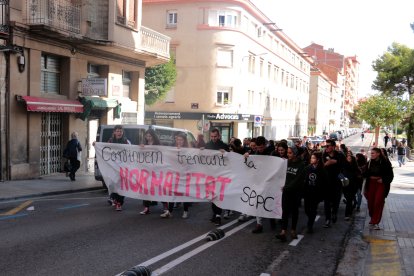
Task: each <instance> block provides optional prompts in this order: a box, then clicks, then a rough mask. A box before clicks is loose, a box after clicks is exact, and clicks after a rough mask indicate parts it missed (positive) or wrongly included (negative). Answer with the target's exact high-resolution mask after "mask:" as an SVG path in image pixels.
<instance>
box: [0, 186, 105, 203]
mask: <svg viewBox="0 0 414 276" xmlns="http://www.w3.org/2000/svg"><path fill="white" fill-rule="evenodd" d="M96 190H104V188H103V187H91V188H83V189H76V190H63V191H54V192H45V193H38V194H31V195H24V196H13V197H7V198H0V202H5V201H12V200H22V199H29V198H38V197H45V196H52V195H62V194H71V193H79V192H88V191H96Z"/></svg>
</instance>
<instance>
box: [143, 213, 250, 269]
mask: <svg viewBox="0 0 414 276" xmlns="http://www.w3.org/2000/svg"><path fill="white" fill-rule="evenodd" d="M236 221H237V220H236ZM253 221H254V220H250V221H247V222H245V223H243V224H241V225H239V226H237V227H235V228H233V229H231V230H230V231H228V232H226V235H225V236H224V237H223V238H221V239H219V240H216V241H210V242H207V243H205V244H203V245H201V246H199V247H197V248H196V249H194V250H192V251H190V252H188V253H186V254H184V255H182V256H181V257H178V258H177V259H175V260H173V261H171V262H169V263H168V264H166V265H164V266H162V267H160V268H158V269H156V270H154V271H153V272H152V273H151V276H157V275H161V274H163V273H165V272H167V271H168V270H170V269H171V268H173V267H175V266H177V265H179V264H180V263H182V262H184V261H186V260H188V259H189V258H191V257H193V256H195V255H197V254H198V253H200V252H202V251H204V250H206V249H207V248H209V247H211V246H213V245H215V244H216V243H219V242H221V241H222V240H224V239H226V238H228V237H229V236H231V235H233V234H234V233H236V232H238V231H240V230H241V229H243V228H245V227H246V226H248V225H249V224H251V223H252V222H253Z"/></svg>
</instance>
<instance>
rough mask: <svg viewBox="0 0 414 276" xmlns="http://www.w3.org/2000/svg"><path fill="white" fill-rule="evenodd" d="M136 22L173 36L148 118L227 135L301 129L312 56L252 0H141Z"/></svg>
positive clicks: (279, 134) (277, 134) (272, 135)
mask: <svg viewBox="0 0 414 276" xmlns="http://www.w3.org/2000/svg"><path fill="white" fill-rule="evenodd" d="M142 22H143V24H145V25H146V26H149V27H150V28H152V29H154V30H156V31H158V32H160V33H163V34H165V35H167V36H169V37H171V43H170V45H171V54H172V55H173V56H174V57H175V60H176V67H177V72H178V75H177V82H176V85H175V86H174V88H173V89H172V90H171V91H170V92H169V93H168V95H167V97H166V98H165V99H163V100H160V101H158V102H157V103H156V104H154V105H152V106H146V112H145V119H146V121H147V122H152V123H156V124H160V125H167V126H174V127H180V128H187V129H190V130H192V131H193V132H194V133H197V132H204V133H206V132H208V131H209V130H210V129H212V128H218V129H220V130H221V132H222V136H223V140H224V141H225V142H228V140H229V138H230V137H231V136H236V137H239V138H241V139H243V138H244V137H252V136H257V135H264V136H266V137H267V138H269V139H282V138H286V137H288V136H299V135H306V134H307V128H308V103H309V78H310V64H311V62H312V60H311V58H309V57H307V56H304V55H303V51H302V49H300V47H298V45H296V44H295V42H294V41H293V40H291V39H290V38H289V37H288V36H287V35H286V34H285V33H284V32H283V30H281V29H279V28H278V27H277V25H276V24H275V23H274V22H272V21H271V20H270V19H269V18H268V17H266V15H265V14H264V13H263V11H260V10H259V9H258V8H257V7H256V6H254V5H253V4H252V3H251V2H250V1H248V0H237V1H236V0H228V1H226V0H224V1H199V0H197V1H195V0H194V1H188V0H171V1H169V0H143V18H142ZM206 138H208V134H207V133H206Z"/></svg>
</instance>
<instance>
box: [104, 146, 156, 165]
mask: <svg viewBox="0 0 414 276" xmlns="http://www.w3.org/2000/svg"><path fill="white" fill-rule="evenodd" d="M102 159H103V160H104V161H113V162H121V163H127V162H133V163H146V164H162V163H163V162H162V152H161V151H134V150H129V149H128V150H127V149H123V150H119V151H116V150H113V149H112V148H111V147H104V148H103V149H102Z"/></svg>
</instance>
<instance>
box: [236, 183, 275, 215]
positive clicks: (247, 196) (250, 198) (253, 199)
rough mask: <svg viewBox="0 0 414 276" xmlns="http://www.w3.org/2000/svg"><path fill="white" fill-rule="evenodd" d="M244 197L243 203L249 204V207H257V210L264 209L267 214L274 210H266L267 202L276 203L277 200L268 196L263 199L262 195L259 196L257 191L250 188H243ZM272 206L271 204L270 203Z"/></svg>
mask: <svg viewBox="0 0 414 276" xmlns="http://www.w3.org/2000/svg"><path fill="white" fill-rule="evenodd" d="M243 193H244V196H243V197H241V198H240V199H241V201H243V202H244V203H248V204H249V206H256V209H259V207H260V208H263V209H264V210H265V211H267V212H272V211H273V210H269V209H268V208H266V204H267V201H268V200H270V201H274V200H275V198H274V197H271V196H268V197H263V196H262V195H258V194H257V193H256V191H255V190H252V189H251V188H250V187H244V188H243ZM269 204H270V203H269Z"/></svg>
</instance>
